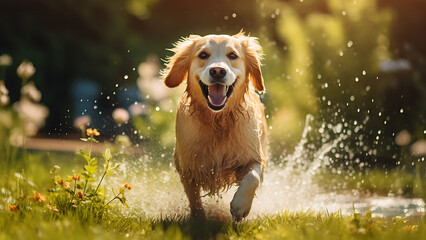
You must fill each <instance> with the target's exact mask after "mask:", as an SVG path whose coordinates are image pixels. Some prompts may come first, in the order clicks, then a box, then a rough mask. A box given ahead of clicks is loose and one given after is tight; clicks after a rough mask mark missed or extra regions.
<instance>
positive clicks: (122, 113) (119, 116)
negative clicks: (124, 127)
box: [112, 108, 129, 124]
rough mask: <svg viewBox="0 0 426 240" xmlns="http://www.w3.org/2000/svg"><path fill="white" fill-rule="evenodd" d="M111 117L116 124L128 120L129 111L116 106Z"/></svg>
mask: <svg viewBox="0 0 426 240" xmlns="http://www.w3.org/2000/svg"><path fill="white" fill-rule="evenodd" d="M112 118H113V119H114V121H115V122H116V123H118V124H121V123H127V122H128V121H129V113H128V112H127V111H126V110H125V109H123V108H117V109H115V110H114V111H113V112H112Z"/></svg>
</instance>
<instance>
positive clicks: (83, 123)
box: [74, 115, 91, 131]
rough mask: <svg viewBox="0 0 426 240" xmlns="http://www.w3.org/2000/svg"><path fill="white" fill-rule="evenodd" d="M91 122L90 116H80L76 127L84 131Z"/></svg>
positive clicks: (75, 124)
mask: <svg viewBox="0 0 426 240" xmlns="http://www.w3.org/2000/svg"><path fill="white" fill-rule="evenodd" d="M90 121H91V119H90V116H87V115H84V116H80V117H78V118H76V119H75V120H74V127H75V128H77V129H80V130H82V131H84V129H86V127H87V125H89V123H90Z"/></svg>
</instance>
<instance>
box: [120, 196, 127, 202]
mask: <svg viewBox="0 0 426 240" xmlns="http://www.w3.org/2000/svg"><path fill="white" fill-rule="evenodd" d="M121 199H122V200H123V203H125V202H126V201H127V198H126V196H124V194H123V195H122V196H121Z"/></svg>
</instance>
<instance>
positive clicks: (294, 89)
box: [0, 0, 426, 163]
mask: <svg viewBox="0 0 426 240" xmlns="http://www.w3.org/2000/svg"><path fill="white" fill-rule="evenodd" d="M424 9H426V4H425V2H424V1H422V0H409V1H404V2H402V1H397V0H392V1H385V0H377V1H373V0H356V1H340V0H317V1H314V0H305V1H298V0H297V1H296V0H281V1H279V0H249V1H243V0H241V1H232V0H218V1H213V0H207V1H196V0H190V1H174V0H114V1H108V2H105V1H100V0H85V1H82V0H77V1H76V0H72V1H71V0H61V1H55V0H37V1H36V0H25V1H24V0H15V1H1V2H0V36H1V37H0V53H8V54H10V55H11V56H12V57H13V59H14V63H13V66H12V67H10V68H8V69H7V75H6V85H7V87H8V88H9V90H10V91H11V96H12V100H17V99H18V96H19V86H20V83H19V81H18V80H17V77H16V74H15V69H16V66H17V65H19V63H20V62H21V60H23V59H25V58H26V59H29V60H31V61H33V62H34V65H35V67H36V69H37V72H36V75H35V76H34V81H35V82H36V85H37V86H38V88H39V89H40V90H41V91H42V93H43V102H44V103H45V104H46V105H47V106H48V107H49V108H50V109H51V116H50V117H49V120H48V122H47V125H46V128H45V130H44V132H49V133H58V134H64V133H66V132H70V131H74V130H73V128H72V123H71V122H69V121H67V120H64V116H67V114H69V113H67V110H68V109H70V108H71V103H70V91H69V89H70V86H71V84H72V82H74V81H76V80H77V79H80V78H89V79H92V80H94V81H96V82H98V83H100V84H101V86H102V88H103V91H104V93H106V94H105V95H108V93H110V92H112V91H114V85H115V84H116V83H119V84H120V86H123V87H125V86H127V85H131V84H134V82H135V81H136V78H137V77H138V76H137V73H136V71H133V70H132V69H133V68H136V67H137V65H138V64H139V63H140V62H141V61H143V60H144V59H145V58H146V56H148V55H151V54H155V55H157V56H159V57H160V58H162V59H164V58H165V57H166V56H167V55H170V52H167V50H166V49H167V48H170V47H172V43H173V42H175V41H177V40H178V39H179V38H180V37H181V36H188V35H189V34H200V35H204V34H209V33H224V34H234V33H236V32H238V31H239V30H240V29H244V30H245V31H246V32H249V33H251V35H253V36H258V37H259V38H260V43H261V45H262V46H263V47H264V50H265V59H264V66H263V73H264V76H265V79H266V89H267V91H266V94H264V95H262V98H263V100H264V103H265V104H266V106H267V114H268V117H269V123H270V126H271V127H272V131H270V132H271V140H272V141H271V142H272V153H273V155H274V156H279V155H281V154H282V152H283V149H284V151H292V149H293V148H294V146H295V144H296V143H297V142H298V141H299V139H300V135H301V132H302V130H303V126H304V120H305V116H306V115H307V114H313V115H314V116H315V119H316V121H315V122H314V123H313V125H314V126H313V127H314V128H317V129H320V128H321V126H322V125H324V124H326V125H327V124H331V125H333V126H334V125H336V124H339V123H341V124H343V128H344V131H346V132H345V133H346V134H347V133H348V131H350V133H352V134H353V136H352V137H349V138H347V139H346V140H345V145H346V146H349V147H350V149H352V151H353V155H349V154H348V153H347V152H348V151H346V150H347V149H346V150H345V149H342V150H341V151H342V152H346V153H343V154H341V155H340V156H341V158H344V159H355V158H362V159H365V160H368V161H370V162H379V163H383V162H385V163H388V162H395V161H396V159H401V158H402V157H403V152H404V151H403V149H402V148H401V147H400V146H397V145H396V144H395V143H394V139H395V136H396V134H397V133H398V132H399V131H401V130H403V129H407V130H408V131H409V132H410V133H411V134H412V141H411V143H413V142H415V141H416V140H419V139H424V138H425V133H424V126H425V125H426V123H425V114H426V106H425V104H426V83H425V82H426V60H425V56H426V47H425V46H426V45H425V44H424V42H426V33H425V31H424V29H426V17H425V14H424V12H423V11H424ZM401 58H402V59H406V60H408V61H409V62H410V66H411V68H410V69H409V70H405V71H396V72H384V71H382V70H381V69H380V64H381V63H382V61H383V60H392V59H393V60H395V59H401ZM124 75H128V76H129V78H128V79H124V78H123V76H124ZM176 96H178V94H176ZM100 101H101V102H102V99H101V100H100ZM113 101H114V100H113ZM107 107H109V106H107ZM401 109H402V112H403V113H401ZM71 111H73V109H71ZM161 113H162V114H163V116H157V118H158V119H162V120H161V121H159V122H158V126H157V125H156V124H157V123H156V122H155V121H150V122H149V124H150V126H151V132H156V135H158V133H161V134H160V135H161V136H152V137H153V138H156V139H157V140H158V139H159V141H160V142H161V139H168V140H167V141H165V142H161V143H162V144H165V145H167V146H169V147H171V146H172V145H173V143H172V142H173V141H170V139H173V131H172V129H173V126H171V125H167V124H165V123H167V122H170V123H172V122H173V118H174V113H170V112H167V111H160V114H161ZM154 114H155V115H158V114H159V113H154ZM147 121H148V120H147ZM147 121H145V122H144V121H143V120H140V119H135V123H136V125H138V126H139V127H140V128H146V127H147V126H144V125H146V124H147ZM361 123H362V124H361ZM359 125H362V126H363V127H362V129H358V130H357V132H355V129H356V128H357V126H359ZM59 126H60V127H59ZM157 130H158V131H157ZM140 132H142V133H146V135H148V138H149V137H150V135H149V131H146V129H141V131H140ZM355 133H356V134H355ZM329 134H330V135H331V136H330V139H331V138H333V133H332V132H330V133H329ZM311 135H312V136H309V137H310V138H311V140H312V142H313V144H314V145H315V144H316V145H319V144H321V143H322V142H324V141H327V139H325V140H324V139H322V138H323V137H324V135H323V134H319V133H318V132H316V133H315V131H313V133H312V134H311ZM365 146H368V149H366V148H365ZM395 154H396V155H395Z"/></svg>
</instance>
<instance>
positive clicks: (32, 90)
mask: <svg viewBox="0 0 426 240" xmlns="http://www.w3.org/2000/svg"><path fill="white" fill-rule="evenodd" d="M21 97H27V98H29V99H30V100H31V101H33V102H40V100H41V92H40V91H39V90H38V89H37V88H36V86H35V85H34V82H29V83H27V84H25V86H23V87H22V88H21Z"/></svg>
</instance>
